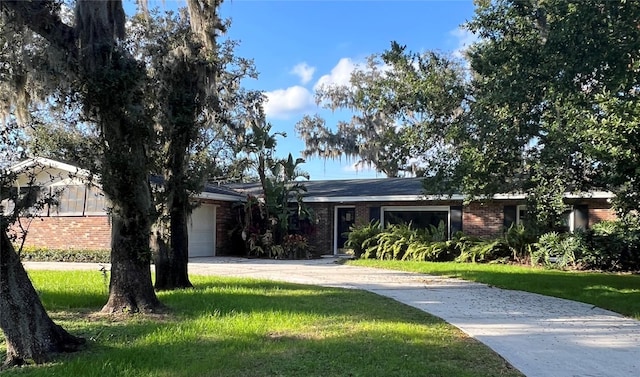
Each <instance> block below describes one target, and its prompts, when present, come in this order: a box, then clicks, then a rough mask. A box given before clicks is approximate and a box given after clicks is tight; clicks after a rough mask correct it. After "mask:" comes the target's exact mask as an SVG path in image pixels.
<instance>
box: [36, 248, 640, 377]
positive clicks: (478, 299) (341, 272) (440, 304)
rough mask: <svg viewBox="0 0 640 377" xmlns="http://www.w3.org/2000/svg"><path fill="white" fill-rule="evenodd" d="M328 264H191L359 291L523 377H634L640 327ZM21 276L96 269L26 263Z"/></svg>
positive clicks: (607, 314)
mask: <svg viewBox="0 0 640 377" xmlns="http://www.w3.org/2000/svg"><path fill="white" fill-rule="evenodd" d="M335 262H336V260H335V259H334V258H324V259H320V260H310V261H270V260H258V259H243V258H224V257H217V258H199V259H192V260H191V261H190V263H189V271H190V273H192V274H199V275H219V276H239V277H251V278H260V279H271V280H279V281H286V282H292V283H301V284H314V285H322V286H330V287H342V288H352V289H363V290H367V291H370V292H374V293H376V294H379V295H383V296H387V297H390V298H393V299H395V300H397V301H399V302H402V303H405V304H407V305H411V306H413V307H416V308H418V309H420V310H423V311H425V312H428V313H431V314H433V315H435V316H438V317H440V318H442V319H444V320H445V321H447V322H449V323H450V324H452V325H454V326H456V327H458V328H460V329H461V330H462V331H464V332H465V333H467V334H469V335H470V336H472V337H474V338H476V339H478V340H479V341H481V342H482V343H484V344H486V345H487V346H489V347H490V348H492V349H493V350H495V351H496V352H497V353H498V354H500V355H501V356H502V357H504V358H505V359H506V360H507V361H508V362H509V363H511V365H513V366H514V367H515V368H517V369H519V370H520V371H521V372H522V373H524V374H525V375H526V376H528V377H578V376H581V377H605V376H606V377H626V376H629V377H632V376H633V377H637V376H640V321H636V320H633V319H629V318H625V317H623V316H621V315H619V314H616V313H613V312H611V311H608V310H604V309H600V308H597V307H594V306H592V305H588V304H583V303H578V302H574V301H569V300H564V299H559V298H553V297H547V296H542V295H538V294H534V293H527V292H520V291H510V290H504V289H499V288H493V287H490V286H487V285H485V284H479V283H472V282H467V281H464V280H458V279H450V278H442V277H434V276H429V275H423V274H415V273H407V272H400V271H391V270H381V269H373V268H364V267H354V266H347V265H341V264H337V263H335ZM25 266H26V267H27V268H28V269H36V268H38V269H68V268H96V267H95V265H92V264H89V265H87V264H66V263H65V264H62V263H60V264H50V263H32V262H27V263H25Z"/></svg>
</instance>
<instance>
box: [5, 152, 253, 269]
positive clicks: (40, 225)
mask: <svg viewBox="0 0 640 377" xmlns="http://www.w3.org/2000/svg"><path fill="white" fill-rule="evenodd" d="M11 169H12V170H13V171H15V172H18V173H20V172H23V173H22V174H20V175H19V177H18V180H17V182H16V185H17V186H18V189H20V188H23V189H24V188H26V187H27V186H31V187H33V186H35V187H38V189H39V191H40V192H41V194H42V195H46V194H49V195H54V196H55V199H56V200H55V201H56V204H55V205H53V204H52V205H44V206H43V208H42V209H40V210H38V211H37V212H35V213H34V214H35V215H37V216H36V217H30V218H22V219H21V221H22V222H23V224H24V225H25V226H26V227H28V236H27V239H26V243H25V245H27V246H34V247H47V248H52V249H98V250H100V249H110V248H111V221H110V216H109V213H108V202H107V200H106V198H105V196H104V194H103V193H102V190H101V188H100V186H99V185H97V184H93V183H89V182H91V181H92V179H91V178H92V177H91V174H90V173H89V172H88V171H86V170H83V169H80V168H78V167H76V166H73V165H69V164H65V163H62V162H58V161H53V160H49V159H45V158H33V159H28V160H26V161H23V162H21V163H19V164H16V165H14V166H12V167H11ZM27 171H28V172H29V173H25V172H27ZM243 199H244V195H242V194H239V193H237V192H235V191H232V190H229V189H227V188H224V187H217V186H213V185H208V186H207V187H206V188H205V190H204V191H203V192H202V193H200V194H199V195H198V196H196V197H195V198H194V200H196V201H198V202H200V205H199V206H198V207H197V208H196V209H194V211H193V213H192V215H191V221H190V223H189V256H190V257H205V256H214V255H216V254H220V253H223V254H228V253H230V251H229V250H225V248H228V242H227V238H228V236H227V234H228V233H229V232H230V230H231V228H230V227H232V226H233V224H234V216H233V214H232V211H231V203H235V202H238V201H241V200H243ZM3 206H4V208H5V211H11V210H12V209H13V208H12V203H10V202H6V201H5V202H4V203H3Z"/></svg>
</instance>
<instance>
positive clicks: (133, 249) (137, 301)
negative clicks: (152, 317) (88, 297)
mask: <svg viewBox="0 0 640 377" xmlns="http://www.w3.org/2000/svg"><path fill="white" fill-rule="evenodd" d="M127 220H128V221H125V220H123V219H122V218H118V217H114V219H113V231H112V241H111V278H110V281H109V300H108V301H107V303H106V304H105V306H104V307H103V308H102V312H103V313H137V312H143V313H153V312H158V311H162V310H163V309H164V307H163V305H162V304H161V303H160V301H159V300H158V297H157V296H156V294H155V291H154V290H153V284H152V282H151V269H150V260H151V255H150V254H151V251H150V249H149V232H148V231H147V232H140V230H143V229H145V227H146V229H149V226H148V225H144V224H139V223H137V222H136V221H134V219H131V218H129V219H127ZM147 223H148V220H147Z"/></svg>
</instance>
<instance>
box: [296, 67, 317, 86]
mask: <svg viewBox="0 0 640 377" xmlns="http://www.w3.org/2000/svg"><path fill="white" fill-rule="evenodd" d="M315 72H316V67H312V66H310V65H309V64H307V63H306V62H302V63H300V64H297V65H296V66H295V67H293V69H292V70H291V72H289V73H291V74H293V75H297V76H298V77H300V82H301V83H302V84H303V85H304V84H306V83H308V82H309V81H311V79H312V78H313V74H314V73H315Z"/></svg>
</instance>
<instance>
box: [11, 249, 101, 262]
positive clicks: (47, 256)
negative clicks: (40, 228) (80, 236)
mask: <svg viewBox="0 0 640 377" xmlns="http://www.w3.org/2000/svg"><path fill="white" fill-rule="evenodd" d="M20 258H21V259H22V260H23V261H31V262H92V263H109V262H110V261H111V251H110V250H86V249H49V248H45V247H31V246H25V247H23V248H22V251H21V253H20Z"/></svg>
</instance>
